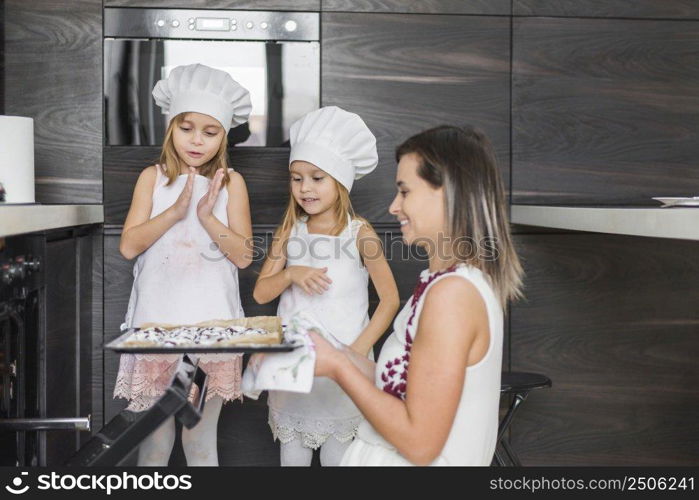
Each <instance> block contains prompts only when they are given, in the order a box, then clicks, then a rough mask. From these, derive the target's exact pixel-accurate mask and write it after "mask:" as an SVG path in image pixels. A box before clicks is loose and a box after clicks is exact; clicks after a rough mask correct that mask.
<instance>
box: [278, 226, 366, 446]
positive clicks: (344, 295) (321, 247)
mask: <svg viewBox="0 0 699 500" xmlns="http://www.w3.org/2000/svg"><path fill="white" fill-rule="evenodd" d="M306 221H307V218H306V217H304V218H303V219H302V220H301V221H299V222H298V223H297V225H296V226H295V227H294V228H293V229H292V232H291V234H290V235H289V242H288V244H287V264H286V265H287V266H310V267H318V268H320V267H327V268H328V272H327V275H328V276H329V277H330V279H331V280H332V284H331V285H330V288H329V289H328V290H327V291H325V292H324V293H322V294H321V295H308V294H306V293H305V292H304V291H303V290H301V289H300V288H299V287H297V286H296V285H292V286H291V287H289V288H287V289H286V290H284V292H283V293H282V295H281V298H280V301H279V308H278V312H277V314H279V316H281V317H282V318H283V321H284V322H285V323H288V322H289V320H290V318H291V317H292V316H293V315H294V314H295V313H296V312H297V311H300V310H305V311H308V312H310V313H311V314H312V315H313V316H314V317H315V318H316V319H317V320H319V321H320V322H321V323H322V324H323V326H324V327H325V328H326V329H327V331H329V332H330V333H332V334H333V335H334V336H335V338H337V339H338V340H339V341H340V342H342V343H344V344H348V345H349V344H351V343H352V342H354V341H355V340H356V339H357V337H359V335H360V334H361V333H362V331H363V330H364V328H365V327H366V325H367V324H368V323H369V289H368V286H369V273H368V271H367V269H366V268H365V267H364V266H363V264H362V261H361V257H360V255H359V250H358V249H357V242H356V238H357V234H358V232H359V228H360V226H361V225H362V222H361V221H359V220H350V219H349V216H348V224H347V226H346V227H345V229H344V231H343V232H342V234H340V235H339V236H328V235H324V234H309V232H308V228H307V226H306ZM267 402H268V405H269V425H270V427H271V429H272V433H273V435H274V438H275V439H279V440H280V441H281V442H282V443H289V442H291V441H293V440H294V439H295V438H297V437H298V438H300V439H301V442H302V444H303V446H305V447H307V448H313V449H317V448H318V447H320V446H321V445H322V444H323V443H324V442H325V440H326V439H327V438H328V437H329V436H333V437H334V438H335V439H337V440H338V441H340V442H343V443H344V442H347V441H349V440H351V439H353V438H354V436H355V435H356V432H357V427H358V426H359V423H360V422H361V421H362V420H363V417H362V415H361V413H360V412H359V410H358V409H357V407H356V406H355V405H354V403H353V402H352V400H351V399H350V398H349V396H347V395H346V394H345V393H344V392H343V391H342V389H341V388H340V386H338V385H337V384H336V383H335V382H333V381H332V380H330V379H328V378H326V377H316V378H314V379H313V388H312V390H311V392H310V393H309V394H300V393H292V392H281V391H270V393H269V396H268V399H267Z"/></svg>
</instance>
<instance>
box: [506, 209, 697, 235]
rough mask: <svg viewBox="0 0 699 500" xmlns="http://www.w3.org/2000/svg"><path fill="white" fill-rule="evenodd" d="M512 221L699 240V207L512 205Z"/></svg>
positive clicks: (569, 228) (575, 229)
mask: <svg viewBox="0 0 699 500" xmlns="http://www.w3.org/2000/svg"><path fill="white" fill-rule="evenodd" d="M511 222H512V223H514V224H523V225H527V226H537V227H546V228H553V229H568V230H572V231H587V232H593V233H609V234H625V235H630V236H647V237H651V238H674V239H682V240H699V207H697V208H680V207H674V208H659V207H609V206H608V207H600V206H592V207H588V206H577V207H570V206H551V205H512V215H511Z"/></svg>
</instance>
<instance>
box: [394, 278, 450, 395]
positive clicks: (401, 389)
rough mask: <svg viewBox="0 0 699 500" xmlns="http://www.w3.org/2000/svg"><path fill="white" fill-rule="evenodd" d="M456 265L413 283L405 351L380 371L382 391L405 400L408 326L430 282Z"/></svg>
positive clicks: (408, 359) (407, 328)
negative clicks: (415, 283)
mask: <svg viewBox="0 0 699 500" xmlns="http://www.w3.org/2000/svg"><path fill="white" fill-rule="evenodd" d="M456 267H457V265H456V264H455V265H453V266H451V267H448V268H447V269H443V270H441V271H437V272H435V273H432V274H430V275H429V277H428V278H427V279H426V280H423V279H422V276H421V277H420V280H419V281H418V283H417V285H415V289H414V291H413V295H412V297H411V299H410V317H409V318H408V323H407V325H406V327H405V352H404V353H403V355H402V356H400V357H397V358H395V359H393V360H390V361H388V362H387V363H386V365H385V367H384V370H383V371H382V372H381V381H382V382H383V390H384V392H387V393H389V394H391V395H393V396H395V397H397V398H400V399H403V400H405V393H406V389H407V383H408V365H409V364H410V350H411V349H412V346H413V337H412V335H410V326H411V325H412V324H413V320H414V319H415V314H416V313H417V304H418V302H419V301H420V297H422V295H423V294H424V293H425V290H426V289H427V287H428V285H429V284H430V283H432V282H433V281H434V280H436V279H437V278H439V277H440V276H442V275H443V274H447V273H452V272H454V271H455V270H456Z"/></svg>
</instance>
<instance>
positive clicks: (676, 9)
mask: <svg viewBox="0 0 699 500" xmlns="http://www.w3.org/2000/svg"><path fill="white" fill-rule="evenodd" d="M512 13H513V14H514V15H515V16H547V17H548V16H560V17H623V18H651V19H699V4H697V2H695V1H694V0H663V1H662V2H659V1H657V0H633V1H628V0H613V1H610V0H513V2H512Z"/></svg>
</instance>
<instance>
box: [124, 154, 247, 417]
mask: <svg viewBox="0 0 699 500" xmlns="http://www.w3.org/2000/svg"><path fill="white" fill-rule="evenodd" d="M156 168H158V167H156ZM232 171H233V170H232V169H229V172H232ZM186 182H187V174H182V175H180V176H179V177H177V179H176V180H175V181H174V182H173V183H172V184H170V185H169V186H167V185H166V183H167V177H166V176H165V175H164V173H163V172H162V171H161V170H160V169H159V168H158V173H157V176H156V181H155V186H154V188H153V207H152V209H151V214H150V218H151V219H152V218H153V217H156V216H157V215H159V214H161V213H162V212H164V211H165V210H166V209H167V208H169V207H171V206H172V205H173V203H175V201H176V200H177V198H178V197H179V195H180V193H181V192H182V189H183V188H184V186H185V184H186ZM209 183H210V180H209V179H208V178H206V177H204V176H202V175H196V176H195V178H194V186H193V191H192V200H191V203H190V205H189V209H188V211H187V215H186V216H185V218H184V219H182V220H180V221H178V222H176V223H175V224H174V225H173V226H172V227H171V228H170V229H168V230H167V231H166V232H165V234H163V235H162V236H161V237H160V238H159V239H158V240H157V241H156V242H155V243H153V245H151V246H150V248H148V249H147V250H146V251H145V252H143V253H142V254H141V255H139V256H138V258H137V259H136V263H135V265H134V269H133V277H134V278H133V286H132V288H131V296H130V298H129V305H128V308H127V312H126V318H125V320H124V325H122V326H127V327H138V326H140V325H141V324H143V323H148V322H155V323H169V324H175V325H178V324H192V323H198V322H200V321H206V320H213V319H233V318H242V317H244V313H243V308H242V306H241V303H240V290H239V286H238V268H237V267H236V266H235V265H234V264H233V263H232V262H231V261H230V260H228V259H227V258H226V257H225V256H224V255H223V253H222V252H221V250H220V249H219V248H218V246H217V245H216V244H214V243H213V241H212V240H211V237H210V236H209V234H208V233H207V232H206V230H205V229H204V227H203V226H202V225H201V222H199V217H198V216H197V203H198V202H199V200H200V199H201V198H202V197H203V196H204V195H205V194H206V192H207V191H208V189H209ZM227 204H228V190H227V189H226V188H225V187H223V188H222V189H221V191H220V192H219V195H218V199H217V200H216V204H215V205H214V208H213V214H214V215H215V216H216V218H218V220H220V221H221V222H222V223H223V224H225V225H226V226H227V225H228V213H227ZM180 357H181V355H177V354H154V355H146V354H122V356H121V358H120V363H119V372H118V374H117V381H116V386H115V388H114V397H122V398H126V399H128V400H129V401H130V403H129V407H128V408H129V409H131V410H133V411H142V410H145V409H147V408H149V407H150V406H151V405H152V404H153V402H154V401H155V399H157V398H158V397H160V396H161V395H162V394H163V393H164V391H165V389H166V388H167V384H168V383H169V381H170V378H171V375H172V373H173V371H174V369H175V367H176V365H177V362H178V361H179V359H180ZM200 366H201V367H202V368H203V369H204V371H206V373H207V374H208V375H209V381H208V393H207V397H206V399H207V400H209V399H211V398H212V397H214V396H221V397H222V398H223V399H224V401H228V400H232V399H242V395H241V390H240V381H241V367H242V355H240V354H204V355H201V356H200Z"/></svg>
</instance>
